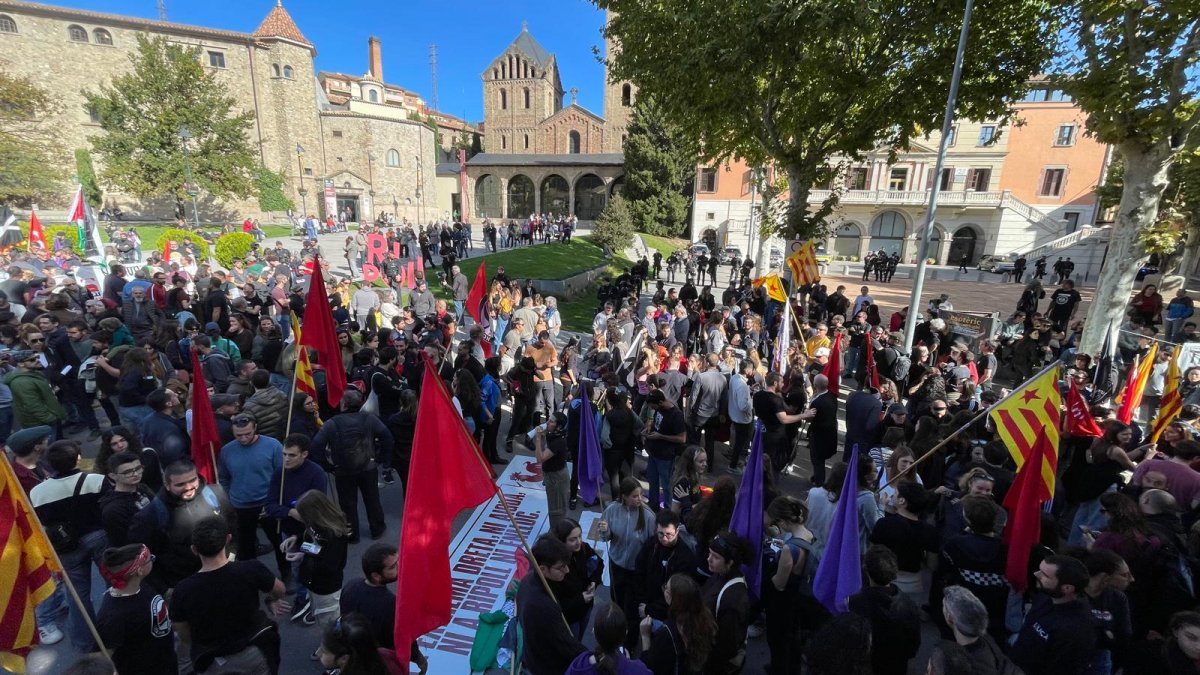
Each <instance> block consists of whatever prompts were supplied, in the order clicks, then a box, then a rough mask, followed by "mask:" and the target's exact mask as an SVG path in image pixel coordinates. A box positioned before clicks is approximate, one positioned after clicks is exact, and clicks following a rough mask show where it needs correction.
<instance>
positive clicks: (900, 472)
mask: <svg viewBox="0 0 1200 675" xmlns="http://www.w3.org/2000/svg"><path fill="white" fill-rule="evenodd" d="M892 429H895V430H896V431H899V432H901V434H903V433H904V432H903V430H902V429H901V428H900V427H892ZM892 429H889V430H888V431H891V430H892ZM916 461H917V458H916V455H914V454H913V451H912V449H911V448H909V447H908V446H907V445H897V446H896V448H895V449H894V450H892V454H891V456H889V457H888V459H887V463H886V464H884V467H883V471H882V472H880V474H879V485H880V490H879V503H880V504H881V505H882V506H883V508H884V510H888V511H890V510H893V509H894V504H895V501H896V490H897V489H898V488H899V487H900V486H901V485H902V484H904V483H916V484H917V485H922V483H921V475H920V474H919V473H917V472H916V471H909V468H910V467H911V466H912V465H913V463H914V462H916ZM895 476H899V477H900V478H899V479H898V480H895V481H893V480H892V479H893V478H894V477H895Z"/></svg>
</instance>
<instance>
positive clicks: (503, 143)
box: [500, 135, 508, 150]
mask: <svg viewBox="0 0 1200 675" xmlns="http://www.w3.org/2000/svg"><path fill="white" fill-rule="evenodd" d="M500 149H501V150H507V149H508V136H504V135H501V136H500Z"/></svg>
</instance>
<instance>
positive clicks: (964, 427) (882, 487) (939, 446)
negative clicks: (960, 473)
mask: <svg viewBox="0 0 1200 675" xmlns="http://www.w3.org/2000/svg"><path fill="white" fill-rule="evenodd" d="M1058 366H1059V363H1058V361H1055V362H1054V363H1051V364H1050V365H1048V366H1046V367H1045V368H1042V369H1041V370H1039V371H1038V372H1037V373H1036V374H1035V375H1033V376H1032V377H1030V378H1029V379H1028V380H1025V382H1022V383H1021V386H1024V385H1025V383H1026V382H1029V381H1031V380H1036V379H1037V378H1039V377H1041V376H1042V375H1045V374H1046V372H1047V371H1049V370H1050V369H1051V368H1057V367H1058ZM1020 389H1021V387H1015V388H1013V390H1012V391H1010V392H1008V395H1007V396H1005V397H1004V398H1002V399H1000V400H999V401H996V402H995V403H993V404H992V405H991V406H990V407H988V408H985V409H983V410H981V411H980V412H979V414H977V415H975V416H974V417H972V418H971V420H970V421H969V422H967V423H966V424H964V425H962V426H961V427H959V428H957V429H955V430H954V433H952V434H950V435H949V436H947V437H945V438H944V439H942V441H941V442H940V443H938V444H937V445H935V446H933V447H932V448H930V449H929V452H926V453H925V454H924V455H921V456H920V457H918V458H917V460H916V461H915V462H913V463H912V464H911V465H909V467H908V468H907V469H905V470H903V471H901V472H900V473H898V474H896V475H895V476H891V477H889V478H888V482H886V483H884V484H883V485H880V486H879V489H878V490H876V491H875V492H876V493H877V494H878V493H879V492H882V491H883V490H886V489H887V488H888V487H890V486H891V485H893V484H894V483H895V482H896V481H897V480H899V479H900V477H901V476H903V475H905V474H907V473H908V472H910V471H912V470H913V469H915V468H917V465H918V464H920V463H921V462H924V461H925V460H927V459H929V458H930V457H932V456H933V453H935V452H937V451H938V450H941V449H942V446H944V445H946V444H947V443H949V442H950V439H952V438H954V437H956V436H958V435H959V434H961V433H962V432H964V431H966V430H967V429H968V428H969V427H970V426H971V425H972V424H975V423H976V422H978V421H979V418H981V417H983V416H984V415H987V414H988V413H990V412H992V411H993V410H995V409H996V408H997V407H998V406H999V405H1000V404H1001V403H1004V402H1005V401H1007V400H1008V399H1010V398H1012V395H1013V394H1015V393H1017V392H1018V391H1019V390H1020Z"/></svg>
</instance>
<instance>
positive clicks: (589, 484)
mask: <svg viewBox="0 0 1200 675" xmlns="http://www.w3.org/2000/svg"><path fill="white" fill-rule="evenodd" d="M579 400H580V403H579V496H580V497H582V498H583V503H585V504H591V503H593V502H595V501H596V497H597V496H598V493H599V492H600V481H601V480H603V477H604V471H603V468H604V460H603V459H602V458H601V456H600V431H599V430H598V429H596V413H595V412H593V411H592V388H591V387H590V386H589V385H588V384H587V383H584V384H582V385H580V387H579Z"/></svg>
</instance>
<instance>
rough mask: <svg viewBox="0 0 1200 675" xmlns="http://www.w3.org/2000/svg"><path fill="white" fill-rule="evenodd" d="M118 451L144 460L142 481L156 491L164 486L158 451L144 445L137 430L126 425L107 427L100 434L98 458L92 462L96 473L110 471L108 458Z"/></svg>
mask: <svg viewBox="0 0 1200 675" xmlns="http://www.w3.org/2000/svg"><path fill="white" fill-rule="evenodd" d="M118 452H132V453H133V454H135V455H137V456H138V457H140V458H141V460H142V483H144V484H145V485H146V487H148V488H150V489H151V490H153V491H154V492H155V493H157V492H158V491H159V489H161V488H162V485H163V481H162V471H163V466H162V463H161V462H159V458H158V451H157V450H155V449H154V448H144V447H142V439H141V438H140V437H138V435H137V432H136V431H134V430H132V429H129V428H128V427H124V426H115V427H110V428H108V429H105V430H104V432H103V433H101V434H100V448H99V449H98V450H97V451H96V459H95V460H94V461H93V463H92V467H93V471H94V472H95V473H105V472H107V471H108V468H107V467H108V459H109V458H110V457H112V456H113V455H115V454H117V453H118Z"/></svg>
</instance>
